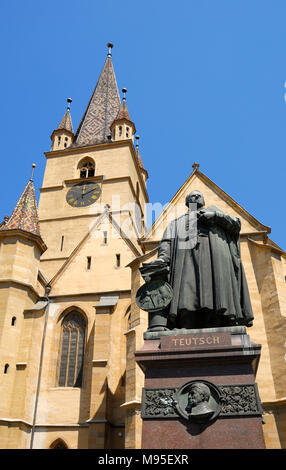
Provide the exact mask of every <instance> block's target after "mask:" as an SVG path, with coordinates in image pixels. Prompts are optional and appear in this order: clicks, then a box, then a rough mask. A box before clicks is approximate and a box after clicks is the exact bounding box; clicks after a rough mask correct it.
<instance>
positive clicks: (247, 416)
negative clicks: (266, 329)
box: [135, 327, 265, 449]
mask: <svg viewBox="0 0 286 470" xmlns="http://www.w3.org/2000/svg"><path fill="white" fill-rule="evenodd" d="M144 339H145V340H144V345H143V347H142V349H140V350H138V351H136V352H135V358H136V362H137V363H138V364H139V366H140V367H141V369H142V370H143V371H144V373H145V384H144V388H143V391H142V408H141V415H142V419H143V427H142V448H143V449H263V448H265V444H264V437H263V431H262V408H261V404H260V399H259V394H258V389H257V385H256V383H255V375H256V371H257V367H258V362H259V358H260V352H261V346H260V345H258V344H254V343H252V342H251V340H250V338H249V336H248V335H247V334H246V328H245V327H224V328H205V329H201V330H171V331H154V332H146V333H145V335H144Z"/></svg>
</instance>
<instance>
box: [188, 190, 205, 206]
mask: <svg viewBox="0 0 286 470" xmlns="http://www.w3.org/2000/svg"><path fill="white" fill-rule="evenodd" d="M190 204H197V208H198V209H200V208H201V207H204V205H205V200H204V196H203V195H202V193H201V192H200V191H198V190H197V189H195V190H194V191H192V192H191V193H190V194H188V195H187V197H186V206H188V207H190Z"/></svg>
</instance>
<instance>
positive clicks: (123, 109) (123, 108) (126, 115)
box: [116, 88, 131, 121]
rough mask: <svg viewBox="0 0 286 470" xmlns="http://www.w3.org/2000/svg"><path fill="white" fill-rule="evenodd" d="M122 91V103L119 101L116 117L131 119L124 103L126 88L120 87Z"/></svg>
mask: <svg viewBox="0 0 286 470" xmlns="http://www.w3.org/2000/svg"><path fill="white" fill-rule="evenodd" d="M122 91H123V99H122V103H121V106H120V109H119V113H118V116H117V118H116V119H127V120H128V121H131V119H130V115H129V112H128V108H127V104H126V98H125V93H126V91H127V90H126V88H122Z"/></svg>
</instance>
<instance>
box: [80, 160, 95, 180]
mask: <svg viewBox="0 0 286 470" xmlns="http://www.w3.org/2000/svg"><path fill="white" fill-rule="evenodd" d="M94 173H95V165H94V163H92V162H84V163H83V164H82V165H81V167H80V177H81V178H91V177H92V176H94Z"/></svg>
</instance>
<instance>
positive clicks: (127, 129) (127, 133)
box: [126, 127, 129, 138]
mask: <svg viewBox="0 0 286 470" xmlns="http://www.w3.org/2000/svg"><path fill="white" fill-rule="evenodd" d="M126 137H127V138H128V137H129V127H126Z"/></svg>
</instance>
